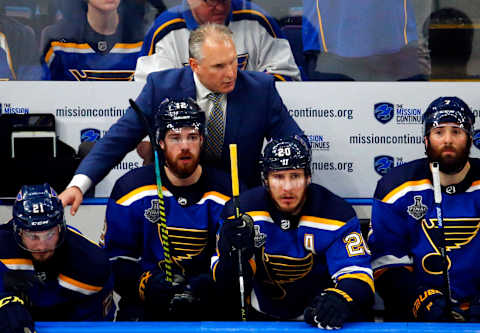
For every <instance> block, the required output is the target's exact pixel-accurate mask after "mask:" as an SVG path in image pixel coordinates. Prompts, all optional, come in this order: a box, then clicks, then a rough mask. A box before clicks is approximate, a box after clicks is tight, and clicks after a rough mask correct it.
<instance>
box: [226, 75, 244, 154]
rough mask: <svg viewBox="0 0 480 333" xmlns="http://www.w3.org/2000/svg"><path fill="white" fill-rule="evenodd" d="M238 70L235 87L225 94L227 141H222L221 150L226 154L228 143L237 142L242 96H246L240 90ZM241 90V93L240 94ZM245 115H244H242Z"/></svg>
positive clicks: (239, 129) (240, 81)
mask: <svg viewBox="0 0 480 333" xmlns="http://www.w3.org/2000/svg"><path fill="white" fill-rule="evenodd" d="M240 75H241V74H240V71H239V73H238V77H237V82H236V84H235V89H233V91H232V92H231V93H230V94H227V112H226V115H227V121H226V123H225V124H226V126H225V138H226V139H228V140H229V142H227V141H224V142H223V150H224V151H226V154H227V155H228V156H229V152H228V149H229V148H228V144H230V143H237V144H238V142H236V141H237V139H238V137H239V131H241V130H242V129H241V128H240V127H241V126H240V124H242V113H243V110H242V105H243V104H245V103H247V101H244V100H243V101H242V97H245V96H246V92H245V91H242V80H239V79H240ZM242 92H243V94H242ZM243 116H245V115H243Z"/></svg>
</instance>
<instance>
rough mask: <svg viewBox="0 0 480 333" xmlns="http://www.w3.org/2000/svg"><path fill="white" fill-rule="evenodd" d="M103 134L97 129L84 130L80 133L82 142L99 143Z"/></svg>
mask: <svg viewBox="0 0 480 333" xmlns="http://www.w3.org/2000/svg"><path fill="white" fill-rule="evenodd" d="M100 135H101V132H100V130H99V129H96V128H84V129H82V130H81V131H80V142H97V141H98V140H99V139H100Z"/></svg>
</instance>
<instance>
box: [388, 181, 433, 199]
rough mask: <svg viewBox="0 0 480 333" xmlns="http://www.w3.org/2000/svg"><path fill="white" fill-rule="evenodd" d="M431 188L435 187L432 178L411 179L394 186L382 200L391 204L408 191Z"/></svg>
mask: <svg viewBox="0 0 480 333" xmlns="http://www.w3.org/2000/svg"><path fill="white" fill-rule="evenodd" d="M429 189H433V186H432V182H431V181H430V179H421V180H414V181H409V182H406V183H403V184H402V185H400V186H398V187H396V188H394V189H393V190H392V191H390V192H389V193H388V194H387V195H386V196H385V197H384V198H383V199H382V201H383V202H386V203H390V204H391V203H394V202H395V201H397V200H398V199H400V198H401V197H403V196H404V195H405V194H406V193H408V192H410V191H422V190H429Z"/></svg>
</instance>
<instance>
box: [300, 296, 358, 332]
mask: <svg viewBox="0 0 480 333" xmlns="http://www.w3.org/2000/svg"><path fill="white" fill-rule="evenodd" d="M352 303H353V300H352V298H351V297H350V296H349V295H348V294H347V293H346V292H344V291H342V290H340V289H336V288H328V289H325V290H324V291H323V292H322V293H321V294H320V296H317V297H315V299H314V300H313V303H312V305H311V306H309V307H307V308H306V309H305V311H304V313H303V315H304V319H305V321H306V322H307V323H309V324H310V325H313V326H317V327H318V328H322V329H327V330H331V329H339V328H341V327H342V326H343V324H344V323H345V321H347V320H348V319H349V318H350V317H351V315H352V309H351V306H352Z"/></svg>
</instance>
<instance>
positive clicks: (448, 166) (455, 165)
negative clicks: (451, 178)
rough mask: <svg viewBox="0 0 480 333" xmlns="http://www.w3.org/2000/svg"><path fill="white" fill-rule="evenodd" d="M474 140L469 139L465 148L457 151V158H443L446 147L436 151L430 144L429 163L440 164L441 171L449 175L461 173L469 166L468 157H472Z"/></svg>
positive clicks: (428, 151) (428, 149) (428, 146)
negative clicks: (471, 148) (471, 149)
mask: <svg viewBox="0 0 480 333" xmlns="http://www.w3.org/2000/svg"><path fill="white" fill-rule="evenodd" d="M471 145H472V140H471V139H468V142H467V144H466V145H465V147H463V148H461V149H458V150H456V153H457V156H455V157H442V152H443V150H444V149H445V147H443V148H440V149H436V148H433V146H432V145H431V144H430V143H429V144H428V145H427V152H426V154H427V157H428V161H429V162H438V163H439V166H440V171H441V172H443V173H446V174H447V175H452V174H455V173H457V172H460V171H461V170H462V169H463V168H464V167H465V164H467V161H468V156H469V155H470V147H471Z"/></svg>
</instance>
